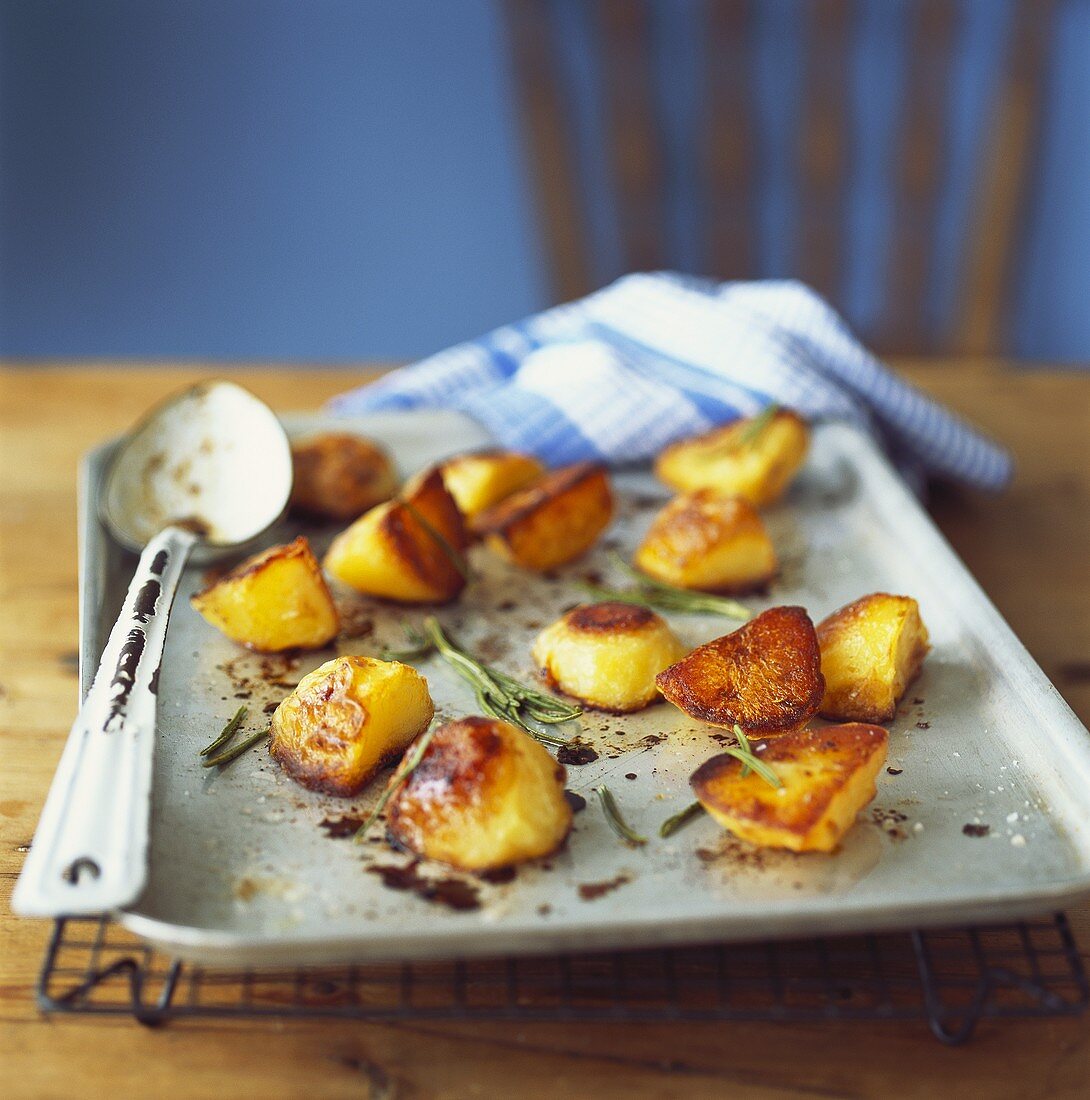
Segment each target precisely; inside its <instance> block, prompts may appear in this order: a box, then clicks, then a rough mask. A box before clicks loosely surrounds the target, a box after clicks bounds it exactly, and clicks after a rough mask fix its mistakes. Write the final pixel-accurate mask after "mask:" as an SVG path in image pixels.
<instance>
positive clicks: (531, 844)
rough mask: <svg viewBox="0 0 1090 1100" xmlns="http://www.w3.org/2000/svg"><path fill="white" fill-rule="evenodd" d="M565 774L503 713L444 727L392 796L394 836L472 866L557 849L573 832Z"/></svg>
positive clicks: (428, 853)
mask: <svg viewBox="0 0 1090 1100" xmlns="http://www.w3.org/2000/svg"><path fill="white" fill-rule="evenodd" d="M565 778H566V772H565V770H564V766H563V765H562V764H558V763H557V762H556V761H555V760H554V759H553V758H552V757H551V756H550V755H549V753H548V752H546V750H545V749H544V748H543V747H542V746H541V745H540V744H539V743H538V742H537V741H535V740H534V739H533V738H532V737H531V736H530V735H529V734H527V733H524V732H523V731H522V730H520V729H516V728H515V727H514V726H512V725H509V724H508V723H507V722H501V721H499V720H498V719H496V718H460V719H458V720H457V721H454V722H448V723H447V724H446V725H444V726H440V727H439V729H437V730H436V731H435V733H434V734H433V735H432V738H431V741H430V743H429V744H428V747H427V750H426V751H425V753H424V756H423V758H422V759H421V761H420V763H419V764H418V765H417V767H416V769H415V770H414V771H413V772H412V774H411V775H410V776H409V778H408V779H407V780H406V781H405V783H404V784H403V786H402V787H401V789H400V790H399V791H398V792H397V793H396V794H395V795H394V797H393V799H392V800H391V807H390V809H389V811H388V813H387V817H386V822H387V827H388V829H389V831H390V833H391V835H392V836H393V838H394V839H395V840H396V841H397V842H398V843H399V844H402V845H404V846H405V847H406V848H409V849H410V850H412V851H414V852H416V853H417V854H418V855H421V856H424V857H425V858H427V859H436V860H439V861H440V862H442V863H448V864H450V865H451V866H452V867H459V868H462V869H463V870H467V871H485V870H490V869H495V868H498V867H508V866H510V865H511V864H513V863H521V862H523V861H524V860H528V859H536V858H538V857H540V856H547V855H549V854H550V853H552V852H555V851H556V849H557V848H559V847H560V845H561V844H562V843H563V842H564V839H565V837H567V835H568V831H569V830H570V829H571V821H572V811H571V807H570V806H569V805H568V802H567V800H566V799H565V797H564V780H565Z"/></svg>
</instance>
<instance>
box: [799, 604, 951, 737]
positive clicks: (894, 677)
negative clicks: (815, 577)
mask: <svg viewBox="0 0 1090 1100" xmlns="http://www.w3.org/2000/svg"><path fill="white" fill-rule="evenodd" d="M817 637H818V646H819V647H820V648H821V673H822V675H823V676H824V677H825V697H824V698H823V699H822V700H821V713H822V715H824V717H826V718H834V719H841V720H854V721H860V722H888V721H889V720H890V719H891V718H892V717H893V716H894V715H895V714H896V713H897V704H898V703H900V701H901V697H902V696H903V695H904V693H905V689H906V688H907V687H908V685H909V684H910V683H911V682H912V680H913V679H915V677H916V675H917V673H919V671H920V666H921V665H922V664H923V659H924V657H925V656H926V655H927V651H928V649H929V646H928V639H927V627H926V626H924V624H923V620H922V619H921V618H920V606H919V604H918V603H916V601H915V600H914V599H912V598H911V597H910V596H890V595H889V594H888V593H886V592H874V593H872V594H871V595H869V596H863V597H861V598H860V599H858V600H856V601H855V602H854V603H850V604H848V606H847V607H842V608H841V609H840V610H839V611H835V612H833V614H832V615H830V616H829V617H828V618H827V619H824V620H823V621H822V622H821V623H820V624H819V625H818V628H817Z"/></svg>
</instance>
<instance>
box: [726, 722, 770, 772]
mask: <svg viewBox="0 0 1090 1100" xmlns="http://www.w3.org/2000/svg"><path fill="white" fill-rule="evenodd" d="M734 736H735V738H736V739H737V741H738V744H737V746H734V745H732V746H731V747H730V748H727V749H724V750H723V751H724V752H725V753H726V754H727V755H728V756H733V757H734V759H735V760H740V761H741V762H742V775H743V776H747V775H749V773H750V772H751V771H755V772H756V773H757V774H758V775H759V776H760V777H761V778H762V779H763V780H764V781H765V782H766V783H767V784H768V785H769V786H771V787H777V788H778V787H782V786H783V780H782V779H781V778H780V777H779V776H778V775H777V774H776V773H775V772H774V771H773V770H772V769H771V768H770V767H769V766H768V765H767V764H766V763H765V762H764V761H763V760H762V759H761V758H760V757H759V756H757V754H756V753H755V752H754V751H753V749H752V748H751V747H750V744H749V738H747V737H746V735H745V733H744V732H743V731H742V727H741V726H740V725H738V723H737V722H735V723H734Z"/></svg>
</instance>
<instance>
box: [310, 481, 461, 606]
mask: <svg viewBox="0 0 1090 1100" xmlns="http://www.w3.org/2000/svg"><path fill="white" fill-rule="evenodd" d="M467 543H468V538H467V535H466V529H465V524H464V523H463V521H462V514H461V512H459V511H458V506H457V505H456V504H455V503H454V498H453V497H452V496H451V495H450V493H449V492H448V491H447V488H446V486H445V485H444V484H443V478H442V476H441V475H440V473H439V471H438V470H429V471H426V472H425V473H424V474H423V475H421V476H420V477H418V478H416V479H414V480H413V481H412V482H410V483H409V484H408V485H406V486H405V490H404V492H403V493H402V495H401V496H400V497H398V498H397V499H396V500H391V501H387V502H386V503H385V504H379V505H376V507H374V508H372V509H371V511H369V512H368V513H366V515H363V516H360V518H359V519H358V520H356V522H355V523H353V524H352V526H351V527H349V528H348V530H347V531H342V532H341V534H339V535H338V536H337V537H336V538H335V539H334V540H333V545H332V546H330V548H329V553H328V554H326V557H325V567H326V569H328V570H329V572H330V573H331V574H332V575H333V576H334V577H336V578H337V579H338V580H341V581H344V583H345V584H347V585H350V586H351V587H352V588H354V589H356V590H357V591H358V592H364V593H367V594H368V595H371V596H381V597H383V598H385V599H388V600H399V601H401V602H402V603H446V602H448V601H450V600H453V599H454V598H455V597H456V596H457V595H458V594H459V593H460V592H461V591H462V589H463V588H464V587H465V583H466V578H465V575H464V574H463V572H462V571H461V570H460V568H459V564H460V559H461V554H462V551H464V550H465V548H466V545H467Z"/></svg>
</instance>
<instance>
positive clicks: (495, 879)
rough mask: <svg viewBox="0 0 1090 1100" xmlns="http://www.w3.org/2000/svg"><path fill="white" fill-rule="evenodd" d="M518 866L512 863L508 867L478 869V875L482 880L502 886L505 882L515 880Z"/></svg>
mask: <svg viewBox="0 0 1090 1100" xmlns="http://www.w3.org/2000/svg"><path fill="white" fill-rule="evenodd" d="M516 874H518V868H517V867H513V866H511V865H510V864H509V865H508V866H506V867H493V868H491V869H490V870H488V871H478V872H477V877H478V878H479V879H480V880H481V881H482V882H490V883H492V884H493V885H494V886H501V885H503V883H505V882H514V881H515V875H516Z"/></svg>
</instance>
